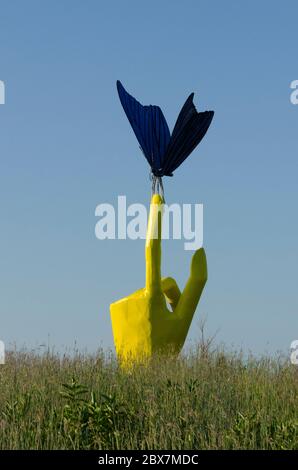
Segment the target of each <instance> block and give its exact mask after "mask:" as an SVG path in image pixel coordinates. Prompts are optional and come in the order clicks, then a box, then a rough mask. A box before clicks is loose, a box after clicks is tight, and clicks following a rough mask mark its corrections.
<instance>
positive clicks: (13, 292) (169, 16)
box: [0, 0, 298, 353]
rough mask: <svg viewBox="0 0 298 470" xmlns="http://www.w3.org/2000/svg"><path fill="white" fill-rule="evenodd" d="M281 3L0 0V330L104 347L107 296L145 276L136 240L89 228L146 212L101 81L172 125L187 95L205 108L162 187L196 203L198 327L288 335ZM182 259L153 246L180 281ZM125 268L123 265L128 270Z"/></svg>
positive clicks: (289, 55)
mask: <svg viewBox="0 0 298 470" xmlns="http://www.w3.org/2000/svg"><path fill="white" fill-rule="evenodd" d="M297 15H298V5H297V2H294V1H288V2H286V3H285V2H284V3H282V2H270V1H263V2H260V1H251V2H239V1H226V2H222V1H208V2H203V1H190V0H186V1H184V2H182V1H169V0H167V1H162V2H161V1H156V0H151V1H150V2H147V1H127V2H120V1H117V2H116V1H109V2H103V1H95V0H88V2H82V1H77V0H68V1H65V0H62V1H61V0H59V1H58V0H52V1H43V2H40V1H37V0H36V1H32V0H26V1H20V0H19V1H13V2H12V1H8V0H7V1H3V0H2V1H1V2H0V79H1V80H3V81H4V82H5V85H6V104H5V105H4V106H0V159H1V170H0V204H1V212H0V227H1V230H0V240H1V243H0V319H1V322H0V339H2V340H4V341H5V342H6V343H7V344H12V343H16V345H17V347H21V346H23V345H24V344H26V345H27V346H28V347H35V346H37V345H38V344H41V343H45V342H46V343H47V342H48V339H49V342H50V345H51V346H55V347H56V348H58V349H59V348H63V347H70V348H71V347H72V346H73V345H74V343H75V341H76V342H77V345H78V347H79V348H82V349H84V348H86V349H88V350H90V351H93V350H95V349H96V348H97V347H98V346H103V347H105V348H111V347H112V346H113V343H112V332H111V326H110V318H109V304H110V303H111V302H112V301H115V300H117V299H119V298H121V297H123V296H125V295H127V294H129V293H131V292H133V291H134V290H136V289H137V288H139V287H142V286H143V284H144V259H143V254H144V244H143V242H142V241H104V242H100V241H98V240H97V239H96V238H95V235H94V227H95V223H96V218H95V216H94V211H95V207H96V206H97V204H99V203H101V202H112V203H113V202H116V200H117V195H118V194H119V195H124V194H125V195H126V196H127V198H128V203H133V202H142V203H144V204H148V202H149V196H150V183H149V180H148V167H147V165H146V162H145V160H144V158H143V157H142V155H141V154H140V151H139V149H138V146H137V142H136V140H135V137H134V135H133V133H132V132H131V130H130V127H129V124H128V122H127V120H126V117H125V115H124V113H123V110H122V108H121V106H120V102H119V99H118V96H117V93H116V87H115V82H116V79H120V80H121V81H122V82H123V84H124V85H125V86H126V87H127V89H128V91H130V92H131V93H132V94H134V95H135V96H136V97H137V98H138V99H139V100H141V102H143V103H145V104H149V103H151V104H159V105H160V106H161V107H162V109H163V111H164V114H165V116H166V118H167V120H168V122H169V125H170V127H172V126H173V123H174V122H175V119H176V116H177V113H178V111H179V109H180V107H181V105H182V103H183V102H184V100H185V98H186V97H187V96H188V94H189V93H190V92H192V91H194V92H195V103H196V105H197V107H198V108H199V109H201V110H205V109H214V110H215V118H214V121H213V123H212V125H211V128H210V130H209V132H208V134H207V136H206V137H205V139H204V141H203V142H202V144H201V145H200V146H199V147H198V149H196V150H195V152H194V153H193V154H192V156H191V157H190V158H189V159H188V160H187V161H186V162H185V163H184V164H183V166H182V167H181V168H179V169H178V170H177V172H176V173H175V176H174V177H173V178H171V179H170V178H167V179H166V181H165V187H166V196H167V202H169V203H170V202H184V203H187V202H202V203H203V204H204V245H205V248H206V251H207V257H208V264H209V281H208V284H207V286H206V290H205V292H204V294H203V298H202V301H201V303H200V305H199V308H198V310H197V313H196V316H195V321H194V322H193V325H192V328H191V331H190V335H189V340H188V341H190V342H191V341H195V340H196V337H197V336H198V319H199V318H200V317H202V316H207V332H208V333H209V334H212V333H214V332H215V331H216V330H219V332H218V335H217V342H218V343H221V342H224V343H225V344H227V345H228V346H229V347H230V346H234V347H242V348H244V349H245V350H246V351H248V350H251V351H253V352H255V353H261V352H263V351H269V352H275V351H276V350H283V351H287V349H288V348H289V345H290V342H291V341H292V340H294V339H298V289H297V274H298V272H297V271H298V249H297V239H298V220H297V199H298V185H297V170H298V165H297V155H298V138H297V126H298V106H294V105H292V104H291V103H290V82H291V81H292V80H295V79H298V69H297V17H298V16H297ZM190 257H191V253H190V252H186V251H184V249H183V241H170V242H165V243H164V246H163V274H164V275H171V276H174V277H175V278H176V279H177V281H178V283H179V285H180V286H181V287H182V286H183V284H184V283H185V281H186V278H187V275H188V269H189V262H190ZM127 269H129V270H127Z"/></svg>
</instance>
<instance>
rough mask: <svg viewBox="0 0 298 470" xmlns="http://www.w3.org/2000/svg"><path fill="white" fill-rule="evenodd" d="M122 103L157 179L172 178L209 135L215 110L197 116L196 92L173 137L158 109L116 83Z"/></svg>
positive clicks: (188, 99)
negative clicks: (144, 104) (206, 135)
mask: <svg viewBox="0 0 298 470" xmlns="http://www.w3.org/2000/svg"><path fill="white" fill-rule="evenodd" d="M117 89H118V94H119V98H120V101H121V104H122V106H123V109H124V111H125V113H126V116H127V118H128V120H129V122H130V125H131V127H132V128H133V131H134V133H135V135H136V138H137V139H138V141H139V144H140V147H141V149H142V151H143V153H144V155H145V157H146V159H147V161H148V163H149V165H150V167H151V171H152V174H153V176H154V177H155V178H158V179H159V180H161V177H162V176H173V172H174V171H175V170H176V169H177V168H178V166H180V165H181V163H183V162H184V160H185V159H186V158H187V157H188V156H189V155H190V154H191V152H192V151H193V150H194V149H195V148H196V146H197V145H198V144H199V143H200V142H201V140H202V139H203V137H204V135H205V134H206V132H207V130H208V128H209V126H210V124H211V121H212V119H213V115H214V111H204V112H201V113H198V112H197V110H196V108H195V105H194V104H193V97H194V93H191V94H190V95H189V97H188V98H187V100H186V101H185V103H184V105H183V106H182V109H181V111H180V113H179V116H178V118H177V121H176V124H175V126H174V129H173V132H172V135H171V134H170V131H169V127H168V124H167V121H166V120H165V117H164V115H163V112H162V110H161V109H160V107H159V106H152V105H149V106H143V105H142V104H140V103H139V102H138V101H137V100H136V99H135V98H134V97H133V96H131V95H130V94H129V93H127V91H126V90H125V88H124V87H123V85H122V84H121V82H120V81H119V80H118V81H117Z"/></svg>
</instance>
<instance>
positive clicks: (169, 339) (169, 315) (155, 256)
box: [110, 194, 207, 366]
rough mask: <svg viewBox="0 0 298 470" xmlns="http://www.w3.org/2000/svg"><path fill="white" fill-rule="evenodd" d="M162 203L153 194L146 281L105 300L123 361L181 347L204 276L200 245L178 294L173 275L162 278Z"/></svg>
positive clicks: (137, 360) (141, 358) (202, 255)
mask: <svg viewBox="0 0 298 470" xmlns="http://www.w3.org/2000/svg"><path fill="white" fill-rule="evenodd" d="M162 205H163V199H162V197H161V196H160V195H159V194H154V195H153V196H152V199H151V205H150V214H149V220H148V228H147V238H146V287H145V288H143V289H140V290H137V291H136V292H134V293H133V294H131V295H130V296H128V297H125V298H124V299H121V300H118V302H115V303H113V304H111V306H110V311H111V320H112V328H113V334H114V342H115V347H116V352H117V356H118V358H119V361H120V363H121V364H122V365H124V366H125V365H130V364H132V363H134V362H142V361H143V360H145V359H146V358H149V357H150V356H152V354H154V353H155V352H157V351H166V350H169V349H170V350H171V351H174V352H175V353H177V354H178V353H179V352H180V350H181V349H182V347H183V344H184V341H185V339H186V336H187V333H188V330H189V327H190V324H191V321H192V318H193V315H194V313H195V310H196V307H197V305H198V302H199V300H200V297H201V294H202V291H203V289H204V286H205V284H206V281H207V261H206V255H205V251H204V249H203V248H200V249H199V250H197V251H196V252H195V253H194V255H193V257H192V261H191V268H190V277H189V279H188V281H187V283H186V286H185V288H184V291H183V292H182V294H181V293H180V290H179V287H178V286H177V284H176V281H175V280H174V279H173V278H171V277H167V278H163V279H161V218H162ZM167 301H168V303H169V304H170V306H171V309H172V311H170V310H168V308H167V303H166V302H167Z"/></svg>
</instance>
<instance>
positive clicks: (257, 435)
mask: <svg viewBox="0 0 298 470" xmlns="http://www.w3.org/2000/svg"><path fill="white" fill-rule="evenodd" d="M0 388H1V395H0V448H1V449H109V450H111V449H122V450H123V449H142V450H148V449H167V450H170V449H179V450H182V449H183V450H184V449H298V406H297V404H298V368H297V367H296V366H293V365H291V364H289V363H288V362H287V361H285V360H282V359H274V360H272V359H268V358H264V359H260V360H256V359H253V358H251V359H249V360H246V361H244V360H243V359H242V358H241V356H240V355H237V354H228V353H224V352H219V351H217V352H208V351H207V350H206V349H204V348H202V347H198V350H197V351H196V352H194V353H193V354H191V355H189V356H188V357H184V358H183V357H182V358H180V359H179V360H177V359H174V358H172V357H159V358H158V357H157V358H155V359H154V360H153V361H152V364H151V365H150V366H147V367H139V368H136V369H135V370H134V371H132V372H131V373H124V372H122V371H121V370H119V368H118V367H117V364H116V363H115V361H114V360H113V359H112V358H108V357H104V355H103V354H101V353H99V354H98V355H96V356H80V355H78V354H77V355H76V356H74V357H66V356H64V357H59V356H58V355H57V356H56V355H54V354H50V353H48V354H45V355H43V356H36V355H34V354H31V353H26V352H22V353H21V352H19V353H9V354H8V355H7V363H6V364H5V365H2V366H0Z"/></svg>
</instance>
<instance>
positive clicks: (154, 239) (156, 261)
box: [145, 194, 164, 292]
mask: <svg viewBox="0 0 298 470" xmlns="http://www.w3.org/2000/svg"><path fill="white" fill-rule="evenodd" d="M163 203H164V201H163V198H162V197H161V196H160V195H159V194H153V196H152V198H151V203H150V212H149V218H148V228H147V237H146V250H145V255H146V290H147V291H148V292H149V291H150V292H152V291H156V290H161V221H162V208H163Z"/></svg>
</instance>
